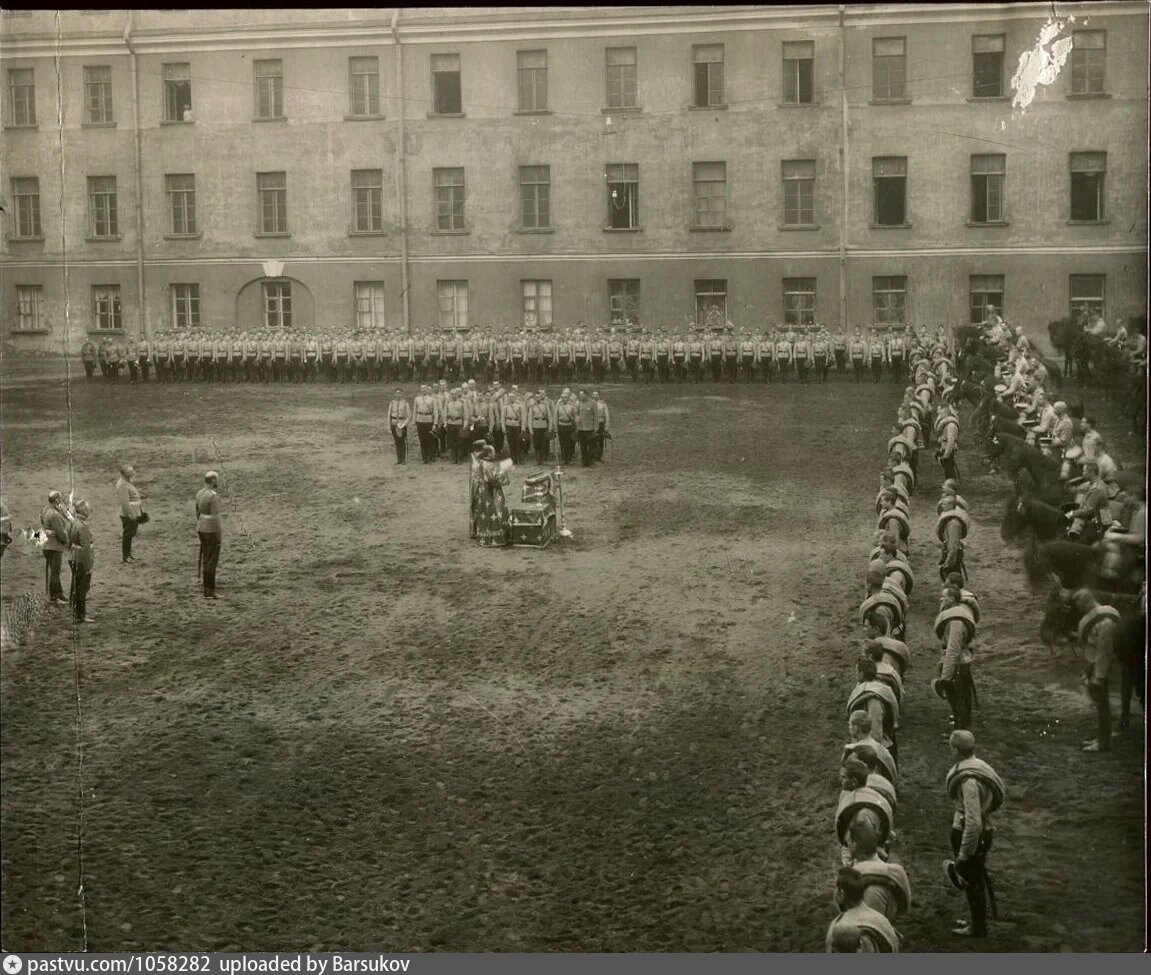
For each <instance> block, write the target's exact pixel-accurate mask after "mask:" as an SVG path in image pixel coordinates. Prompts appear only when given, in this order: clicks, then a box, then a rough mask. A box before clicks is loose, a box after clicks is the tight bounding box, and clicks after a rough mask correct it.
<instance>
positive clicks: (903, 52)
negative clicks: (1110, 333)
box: [871, 37, 907, 102]
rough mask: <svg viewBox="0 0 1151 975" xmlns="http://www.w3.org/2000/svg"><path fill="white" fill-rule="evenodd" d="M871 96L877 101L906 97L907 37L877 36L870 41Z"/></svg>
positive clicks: (894, 100)
mask: <svg viewBox="0 0 1151 975" xmlns="http://www.w3.org/2000/svg"><path fill="white" fill-rule="evenodd" d="M871 62H872V88H871V97H872V98H873V99H874V100H875V101H877V102H899V101H903V100H905V99H906V98H907V39H906V38H905V37H877V38H876V39H875V40H873V41H872V42H871Z"/></svg>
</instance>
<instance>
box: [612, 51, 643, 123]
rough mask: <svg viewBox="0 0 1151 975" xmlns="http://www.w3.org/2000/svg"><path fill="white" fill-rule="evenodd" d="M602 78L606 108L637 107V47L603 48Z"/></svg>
mask: <svg viewBox="0 0 1151 975" xmlns="http://www.w3.org/2000/svg"><path fill="white" fill-rule="evenodd" d="M629 59H630V60H629ZM604 78H605V87H606V98H605V102H606V107H607V108H619V109H627V108H639V50H638V49H637V48H634V47H609V48H605V49H604Z"/></svg>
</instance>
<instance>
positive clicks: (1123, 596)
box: [1039, 590, 1147, 729]
mask: <svg viewBox="0 0 1151 975" xmlns="http://www.w3.org/2000/svg"><path fill="white" fill-rule="evenodd" d="M1095 598H1096V599H1097V600H1098V601H1099V602H1100V603H1102V604H1104V605H1107V606H1114V607H1115V608H1116V609H1117V610H1119V626H1118V627H1117V628H1116V632H1115V642H1114V643H1113V644H1112V646H1113V649H1114V651H1115V658H1116V660H1117V661H1118V662H1119V727H1120V729H1125V728H1128V727H1130V725H1131V694H1132V691H1134V693H1135V696H1136V697H1138V698H1139V707H1140V708H1141V709H1142V710H1143V713H1144V714H1146V713H1147V645H1146V643H1145V641H1144V639H1143V636H1144V633H1145V631H1146V627H1147V617H1145V616H1144V615H1143V600H1142V598H1141V597H1140V596H1138V595H1134V594H1130V593H1115V592H1106V591H1103V590H1095ZM1078 623H1079V612H1078V610H1077V609H1076V608H1075V604H1074V603H1073V602H1072V601H1071V593H1070V591H1069V590H1056V591H1055V592H1053V593H1052V594H1051V598H1050V599H1049V600H1048V601H1047V611H1046V612H1045V613H1044V615H1043V622H1042V623H1041V624H1040V626H1039V638H1040V639H1041V640H1042V641H1043V642H1044V644H1046V645H1047V646H1052V645H1053V644H1055V643H1058V642H1063V641H1070V640H1072V639H1074V638H1075V635H1076V628H1077V626H1078Z"/></svg>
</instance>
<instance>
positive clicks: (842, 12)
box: [839, 3, 850, 328]
mask: <svg viewBox="0 0 1151 975" xmlns="http://www.w3.org/2000/svg"><path fill="white" fill-rule="evenodd" d="M846 59H847V7H846V5H845V4H842V3H841V4H840V5H839V105H840V121H839V169H840V171H841V172H842V173H843V204H842V211H841V213H840V217H839V321H840V324H841V325H842V326H843V327H844V328H847V327H848V322H847V218H848V205H847V201H848V188H849V185H850V180H849V178H848V158H849V156H848V152H847V73H846V68H845V62H846Z"/></svg>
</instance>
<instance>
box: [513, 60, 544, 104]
mask: <svg viewBox="0 0 1151 975" xmlns="http://www.w3.org/2000/svg"><path fill="white" fill-rule="evenodd" d="M516 73H517V75H518V80H519V90H520V111H521V112H546V111H547V107H548V52H547V51H518V52H517V53H516Z"/></svg>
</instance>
